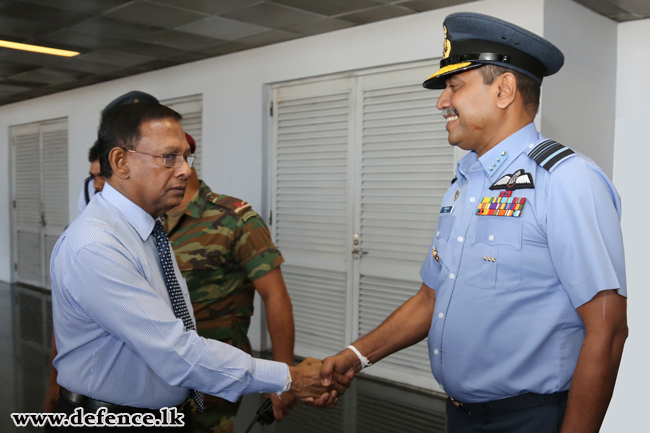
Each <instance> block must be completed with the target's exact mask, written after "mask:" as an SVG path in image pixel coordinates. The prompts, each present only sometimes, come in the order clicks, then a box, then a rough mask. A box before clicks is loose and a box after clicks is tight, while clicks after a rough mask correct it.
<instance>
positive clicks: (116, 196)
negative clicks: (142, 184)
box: [101, 182, 156, 241]
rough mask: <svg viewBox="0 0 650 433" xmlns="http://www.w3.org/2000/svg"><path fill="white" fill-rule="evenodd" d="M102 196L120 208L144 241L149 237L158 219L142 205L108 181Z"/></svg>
mask: <svg viewBox="0 0 650 433" xmlns="http://www.w3.org/2000/svg"><path fill="white" fill-rule="evenodd" d="M101 194H102V198H104V200H106V201H107V202H108V203H110V204H112V205H113V206H115V207H116V208H117V210H119V211H120V212H121V213H122V215H124V218H125V219H126V221H127V222H128V223H129V224H131V226H132V227H133V228H134V229H135V231H136V232H138V234H139V235H140V237H141V238H142V240H143V241H146V240H147V239H149V235H151V232H152V231H153V227H154V225H155V224H156V221H155V220H154V219H153V217H152V216H151V215H149V214H148V213H147V212H145V211H144V209H142V208H141V207H140V206H138V205H137V204H135V203H133V202H132V201H131V200H129V199H128V198H126V197H125V196H124V195H123V194H122V193H121V192H119V191H118V190H116V189H115V188H113V187H112V186H111V184H110V183H108V182H106V184H105V185H104V189H103V190H102V192H101Z"/></svg>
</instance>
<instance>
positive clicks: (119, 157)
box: [108, 147, 130, 179]
mask: <svg viewBox="0 0 650 433" xmlns="http://www.w3.org/2000/svg"><path fill="white" fill-rule="evenodd" d="M126 153H127V152H126V150H124V149H122V148H121V147H114V148H112V149H111V151H110V153H109V154H108V162H110V164H111V168H112V169H113V175H115V176H117V177H119V178H120V179H128V178H129V177H130V173H129V164H128V163H127V161H126Z"/></svg>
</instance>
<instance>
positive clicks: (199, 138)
mask: <svg viewBox="0 0 650 433" xmlns="http://www.w3.org/2000/svg"><path fill="white" fill-rule="evenodd" d="M181 125H183V129H184V130H185V132H187V133H188V134H190V135H191V136H192V138H194V141H196V151H195V152H194V154H195V155H196V161H194V167H195V168H196V173H197V174H198V176H199V178H201V173H202V168H201V167H202V162H203V112H194V113H187V114H183V120H182V121H181Z"/></svg>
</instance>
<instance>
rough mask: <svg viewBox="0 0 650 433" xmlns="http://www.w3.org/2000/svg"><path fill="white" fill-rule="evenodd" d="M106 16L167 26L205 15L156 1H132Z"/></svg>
mask: <svg viewBox="0 0 650 433" xmlns="http://www.w3.org/2000/svg"><path fill="white" fill-rule="evenodd" d="M106 16H108V17H110V18H115V19H116V20H120V21H125V22H128V23H133V24H140V25H144V26H155V27H166V28H168V27H176V26H182V25H183V24H187V23H189V22H191V21H196V20H200V19H201V18H204V17H206V16H207V15H206V14H202V13H199V12H193V11H189V10H186V9H180V8H176V7H170V6H165V5H161V4H158V3H149V2H145V1H134V2H131V3H127V4H126V5H124V6H122V7H119V8H117V9H113V10H112V11H110V12H108V13H107V14H106Z"/></svg>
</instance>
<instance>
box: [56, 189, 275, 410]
mask: <svg viewBox="0 0 650 433" xmlns="http://www.w3.org/2000/svg"><path fill="white" fill-rule="evenodd" d="M154 223H155V221H154V219H153V218H152V217H151V216H150V215H149V214H147V213H146V212H145V211H144V210H142V209H141V208H140V207H138V206H137V205H136V204H135V203H133V202H131V201H130V200H128V199H127V198H126V197H125V196H123V195H122V194H120V193H119V192H118V191H117V190H115V189H114V188H112V187H111V186H110V184H108V183H107V184H106V185H105V187H104V190H103V191H102V192H101V193H99V194H97V195H96V196H95V197H94V198H93V200H92V201H91V202H90V204H89V205H88V207H87V208H86V210H85V211H84V212H83V213H82V214H81V215H80V216H79V217H78V218H77V219H75V220H74V221H73V222H72V224H70V226H69V227H68V229H67V230H66V231H65V232H64V233H63V235H62V236H61V238H60V239H59V241H58V242H57V244H56V246H55V247H54V251H53V253H52V261H51V274H52V311H53V318H54V331H55V337H56V346H57V349H58V355H57V357H56V358H55V359H54V367H55V368H56V369H57V371H58V378H57V381H58V383H59V384H60V385H61V386H63V387H64V388H67V389H68V390H70V391H72V392H76V393H78V394H82V395H85V396H88V397H90V398H94V399H96V400H101V401H106V402H109V403H114V404H119V405H123V406H134V407H145V408H150V409H157V408H161V407H168V406H177V405H179V404H180V403H182V402H183V401H184V400H185V399H187V398H188V389H197V390H200V391H203V392H206V393H209V394H212V395H217V396H219V397H222V398H225V399H227V400H230V401H235V400H237V399H238V398H239V397H240V396H241V395H242V394H247V393H252V392H279V391H282V389H283V388H284V387H285V382H286V378H287V373H288V367H287V365H286V364H283V363H279V362H274V361H266V360H262V359H255V358H252V357H251V356H250V355H248V354H247V353H245V352H242V351H241V350H239V349H236V348H234V347H232V346H230V345H228V344H225V343H221V342H219V341H215V340H209V339H206V338H202V337H199V335H198V334H197V333H196V331H186V330H185V328H184V326H183V321H182V320H181V319H177V318H176V317H175V316H174V313H173V311H172V308H171V301H170V300H169V294H168V292H167V288H166V286H165V281H164V278H163V273H162V267H161V265H160V258H159V256H158V251H157V249H156V245H155V243H154V239H153V237H152V236H151V232H152V230H153V227H154ZM172 260H173V261H174V265H175V266H174V271H175V273H176V278H177V279H178V282H179V284H180V286H181V290H182V292H183V295H184V297H185V303H186V305H187V308H188V309H189V311H190V313H192V304H191V303H190V298H189V294H188V292H187V285H186V283H185V280H184V279H183V277H182V276H181V273H180V271H179V270H178V265H176V261H175V259H174V255H173V254H172Z"/></svg>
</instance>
